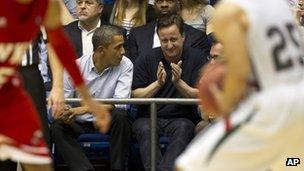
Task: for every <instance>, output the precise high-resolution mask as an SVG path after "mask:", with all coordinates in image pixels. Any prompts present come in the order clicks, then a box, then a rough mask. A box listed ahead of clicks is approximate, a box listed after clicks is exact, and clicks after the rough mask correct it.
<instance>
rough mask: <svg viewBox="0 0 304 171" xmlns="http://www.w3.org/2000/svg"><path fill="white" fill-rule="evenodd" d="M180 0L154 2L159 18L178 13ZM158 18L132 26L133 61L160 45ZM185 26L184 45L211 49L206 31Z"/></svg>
mask: <svg viewBox="0 0 304 171" xmlns="http://www.w3.org/2000/svg"><path fill="white" fill-rule="evenodd" d="M179 4H180V2H179V0H156V1H155V2H154V9H155V13H156V15H157V18H159V17H161V16H162V15H164V14H169V13H171V14H178V13H179V9H180V6H179ZM157 20H158V19H155V20H154V21H151V22H149V23H147V24H145V25H143V26H139V27H135V28H132V29H131V31H130V34H129V58H130V59H131V61H132V62H133V63H135V61H136V60H137V58H138V57H140V56H141V55H144V54H145V53H147V51H149V50H151V49H152V48H156V47H159V46H160V40H159V37H158V35H157V33H156V28H157V24H156V22H157ZM183 27H184V39H185V40H184V45H186V46H190V47H192V48H197V49H201V50H203V51H204V52H205V53H209V51H210V43H209V42H208V37H207V35H206V32H202V31H200V30H197V29H195V28H193V27H192V26H189V25H187V24H183Z"/></svg>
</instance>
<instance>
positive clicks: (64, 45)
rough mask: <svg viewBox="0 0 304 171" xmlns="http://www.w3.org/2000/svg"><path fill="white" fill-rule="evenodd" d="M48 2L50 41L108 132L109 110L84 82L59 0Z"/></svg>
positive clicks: (86, 104)
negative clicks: (99, 103) (64, 29)
mask: <svg viewBox="0 0 304 171" xmlns="http://www.w3.org/2000/svg"><path fill="white" fill-rule="evenodd" d="M48 3H49V4H48V9H47V11H46V16H45V18H44V23H43V25H44V26H45V28H46V31H47V34H48V39H49V42H50V43H51V45H52V47H53V48H54V51H55V52H56V54H57V56H58V59H59V60H60V62H61V63H62V64H63V66H64V67H65V68H66V70H67V71H68V72H69V74H70V75H71V77H72V79H73V81H74V84H75V87H76V88H77V90H78V92H79V94H80V95H81V98H82V100H83V101H82V103H83V105H85V106H88V107H89V108H90V110H91V111H92V113H94V114H95V115H96V122H97V125H99V127H100V130H101V131H102V132H106V131H107V130H108V128H109V124H110V115H109V112H108V111H107V110H106V109H105V108H104V107H102V106H101V105H98V103H97V102H95V101H93V100H92V97H91V95H90V94H89V91H88V89H87V87H86V86H85V84H84V81H83V79H82V76H81V74H80V72H79V69H78V67H77V65H76V62H75V59H76V53H75V51H74V50H73V47H72V45H71V43H70V42H69V41H68V38H67V37H66V35H65V33H64V31H63V29H62V26H61V23H60V19H59V16H60V4H59V2H58V0H49V2H48Z"/></svg>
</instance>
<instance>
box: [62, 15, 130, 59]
mask: <svg viewBox="0 0 304 171" xmlns="http://www.w3.org/2000/svg"><path fill="white" fill-rule="evenodd" d="M107 24H108V23H107V22H106V21H103V20H101V24H100V25H107ZM64 28H65V31H66V33H67V34H68V36H69V38H70V40H71V42H72V44H73V45H74V47H75V50H76V53H77V58H80V57H81V56H82V55H83V53H82V38H81V30H80V29H79V27H78V20H76V21H73V22H71V23H69V24H68V25H65V26H64ZM120 28H121V27H120ZM121 29H122V31H123V34H124V39H125V42H127V41H126V34H127V31H126V29H124V28H121ZM124 46H126V44H125V45H124ZM126 53H127V52H126Z"/></svg>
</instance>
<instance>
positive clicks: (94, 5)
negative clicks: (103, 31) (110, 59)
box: [65, 0, 104, 58]
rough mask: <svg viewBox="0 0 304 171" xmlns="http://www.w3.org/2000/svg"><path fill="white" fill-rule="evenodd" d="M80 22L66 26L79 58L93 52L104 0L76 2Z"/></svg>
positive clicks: (80, 0) (81, 0)
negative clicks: (94, 37)
mask: <svg viewBox="0 0 304 171" xmlns="http://www.w3.org/2000/svg"><path fill="white" fill-rule="evenodd" d="M76 3H77V5H76V14H77V17H78V20H76V21H73V22H71V23H70V24H68V25H66V26H65V30H66V32H67V33H68V35H69V37H70V39H71V41H72V43H73V44H74V46H75V49H76V52H77V57H78V58H79V57H81V56H83V55H86V54H89V53H91V52H92V51H93V45H92V43H91V40H92V36H93V33H94V31H95V30H96V28H97V27H100V25H101V24H104V23H101V20H100V16H101V13H102V10H103V0H87V1H84V0H79V1H76Z"/></svg>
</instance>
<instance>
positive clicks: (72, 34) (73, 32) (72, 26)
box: [64, 20, 82, 58]
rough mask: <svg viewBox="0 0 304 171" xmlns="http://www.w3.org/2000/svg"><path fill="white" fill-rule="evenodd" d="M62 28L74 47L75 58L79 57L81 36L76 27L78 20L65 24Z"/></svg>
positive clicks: (80, 53)
mask: <svg viewBox="0 0 304 171" xmlns="http://www.w3.org/2000/svg"><path fill="white" fill-rule="evenodd" d="M64 28H65V31H66V33H67V34H68V36H69V38H70V40H71V42H72V44H73V45H74V47H75V50H76V53H77V58H80V57H81V56H82V38H81V30H80V29H79V27H78V20H76V21H73V22H71V23H69V24H68V25H65V26H64Z"/></svg>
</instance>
